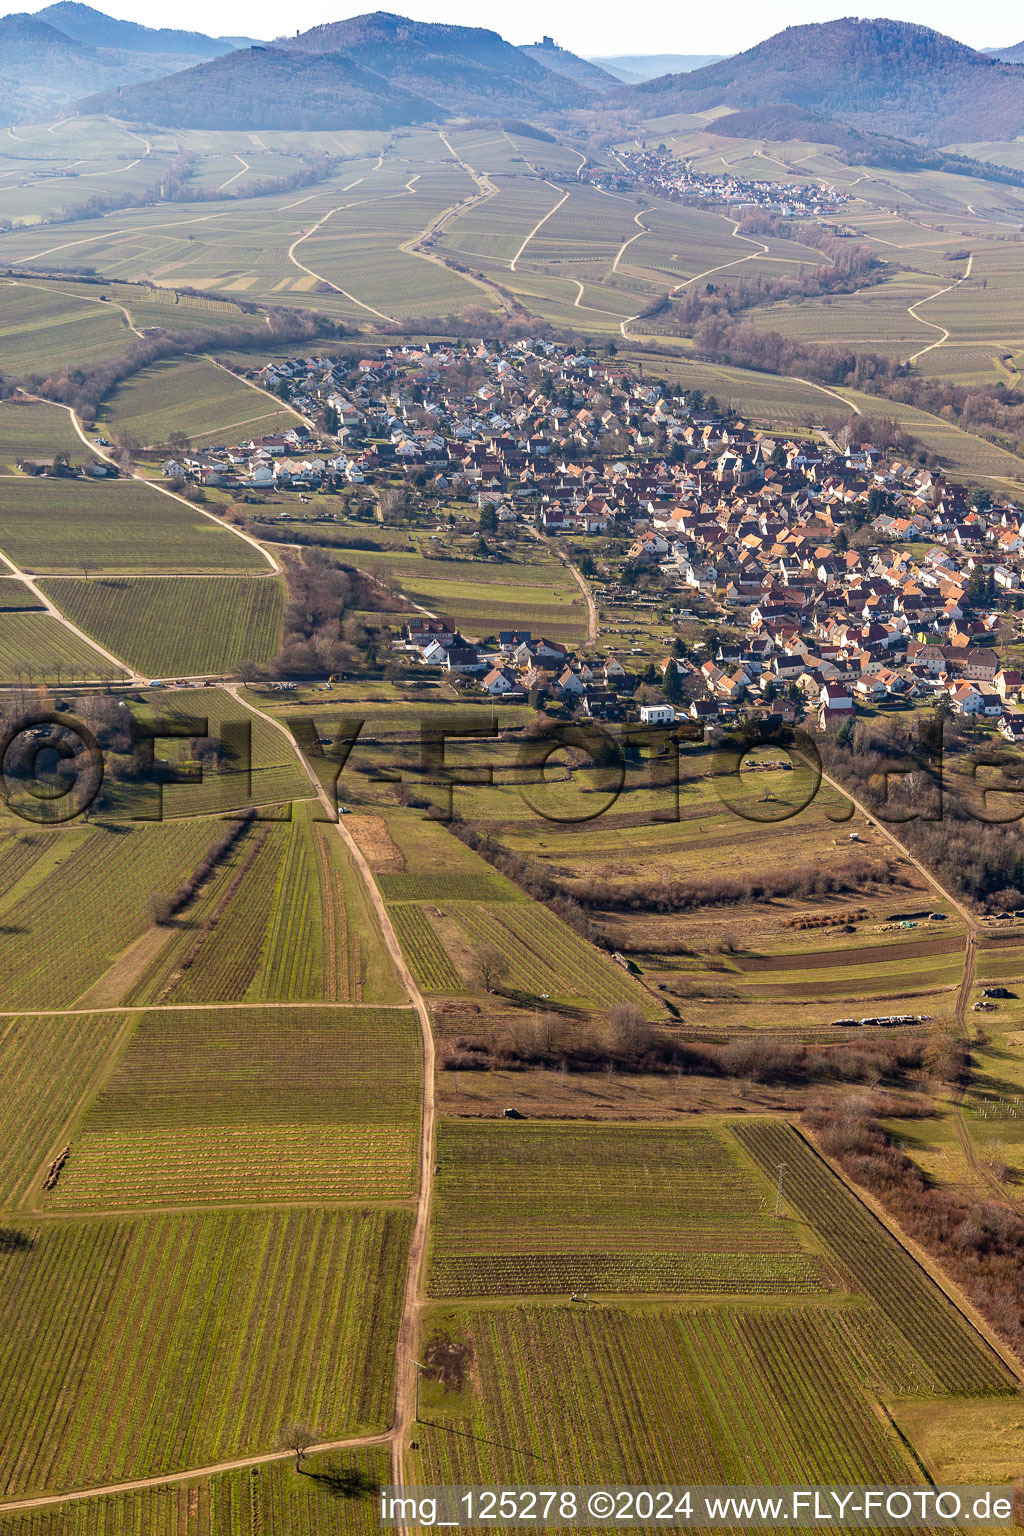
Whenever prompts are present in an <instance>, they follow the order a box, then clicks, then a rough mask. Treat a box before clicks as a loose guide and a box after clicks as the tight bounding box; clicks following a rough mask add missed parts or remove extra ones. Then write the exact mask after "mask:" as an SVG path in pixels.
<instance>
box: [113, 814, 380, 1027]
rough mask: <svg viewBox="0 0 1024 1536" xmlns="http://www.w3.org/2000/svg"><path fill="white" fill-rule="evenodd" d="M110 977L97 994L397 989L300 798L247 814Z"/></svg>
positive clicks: (173, 997) (203, 997)
mask: <svg viewBox="0 0 1024 1536" xmlns="http://www.w3.org/2000/svg"><path fill="white" fill-rule="evenodd" d="M279 818H283V819H279ZM117 983H118V986H119V990H117V992H116V995H115V993H113V992H111V993H110V995H106V996H104V998H103V1001H104V1002H108V1003H109V1002H120V1001H122V999H123V1000H124V1001H127V1002H131V1003H133V1004H146V1003H182V1004H191V1003H210V1002H254V1003H256V1002H299V1001H306V1000H309V1001H313V1000H322V1001H340V1002H349V1003H355V1002H365V1003H395V1002H402V1001H404V995H403V990H402V986H401V983H400V981H399V980H398V977H397V975H396V973H395V969H394V965H393V963H392V961H391V959H390V957H389V955H388V953H387V951H386V949H385V947H384V944H383V941H382V939H381V937H380V934H379V931H378V927H377V923H376V921H375V920H374V918H373V916H372V915H371V913H370V910H369V908H368V905H367V901H366V897H365V894H364V893H363V891H362V888H361V886H360V883H359V881H358V879H357V877H356V875H355V871H354V869H353V867H352V864H351V861H350V859H349V856H348V852H347V850H346V848H345V846H344V844H343V843H342V842H341V840H340V838H339V837H338V835H337V832H336V831H335V828H334V827H333V826H332V825H331V824H330V823H329V822H326V821H323V822H321V821H317V820H315V819H313V817H311V816H310V814H309V808H308V807H305V806H301V805H296V806H294V807H293V808H292V812H291V816H290V817H289V815H288V808H287V807H284V808H282V810H281V811H280V812H279V813H273V814H272V815H271V818H270V819H269V820H266V821H256V822H254V823H252V824H251V826H249V827H248V828H247V829H246V830H245V833H244V835H243V836H242V837H241V838H239V840H238V841H237V843H236V844H235V846H234V847H233V848H232V849H231V850H230V851H229V852H228V853H227V854H226V855H225V856H224V857H223V858H222V859H221V860H220V862H219V864H218V867H217V868H216V870H215V871H214V872H213V873H212V874H211V875H210V876H209V877H208V879H207V880H206V881H205V882H204V884H203V886H202V888H201V890H200V891H199V893H198V894H197V895H196V897H195V898H194V899H193V900H192V902H191V903H190V904H189V905H188V907H187V909H186V911H185V912H184V913H183V914H181V916H180V917H179V918H178V919H177V920H176V921H175V922H174V923H172V924H171V925H169V926H167V927H166V928H165V929H164V930H163V934H162V937H160V938H159V941H158V942H157V943H156V944H154V946H153V948H152V949H151V950H147V951H146V953H144V954H143V955H142V956H141V959H140V963H139V964H138V965H135V966H128V967H125V968H124V969H123V970H122V972H121V974H120V975H119V976H118V977H117ZM112 984H113V983H112Z"/></svg>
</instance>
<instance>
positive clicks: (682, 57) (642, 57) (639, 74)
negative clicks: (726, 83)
mask: <svg viewBox="0 0 1024 1536" xmlns="http://www.w3.org/2000/svg"><path fill="white" fill-rule="evenodd" d="M726 57H727V55H726V54H724V53H613V54H610V55H609V56H608V57H607V58H596V57H593V58H591V59H590V63H591V64H598V65H600V67H601V68H602V69H603V70H606V71H607V72H608V74H610V75H614V76H615V78H616V80H621V81H622V82H623V84H624V85H640V84H642V83H643V81H644V80H656V79H659V78H660V77H661V76H662V75H686V74H689V73H690V71H691V70H694V69H703V68H704V66H705V64H717V63H719V62H720V60H722V59H724V58H726Z"/></svg>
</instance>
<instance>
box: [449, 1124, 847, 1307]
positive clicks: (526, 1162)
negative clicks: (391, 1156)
mask: <svg viewBox="0 0 1024 1536" xmlns="http://www.w3.org/2000/svg"><path fill="white" fill-rule="evenodd" d="M437 1160H438V1173H437V1179H436V1199H435V1205H434V1230H433V1235H432V1247H431V1269H430V1289H431V1293H432V1294H433V1295H439V1296H452V1295H463V1296H475V1295H487V1294H500V1295H530V1294H539V1293H542V1292H548V1293H551V1292H563V1293H564V1292H566V1291H572V1290H577V1289H578V1290H586V1289H591V1290H605V1291H616V1292H627V1291H629V1292H637V1291H653V1292H670V1291H680V1292H683V1291H697V1292H700V1291H710V1292H718V1293H720V1292H734V1293H736V1294H740V1293H744V1292H746V1293H749V1292H757V1293H763V1294H766V1295H774V1294H780V1293H787V1292H790V1293H791V1292H806V1293H812V1292H816V1291H822V1290H826V1289H828V1288H829V1281H828V1278H827V1276H826V1274H825V1271H824V1270H823V1268H822V1265H821V1263H820V1261H819V1259H818V1258H817V1256H816V1255H814V1254H808V1253H804V1252H802V1251H801V1249H800V1245H799V1242H798V1240H797V1238H796V1236H795V1235H794V1232H793V1230H792V1227H791V1226H790V1224H789V1223H779V1222H777V1221H776V1220H775V1219H774V1217H772V1216H771V1215H770V1213H769V1208H768V1204H767V1198H766V1191H765V1188H763V1187H761V1186H760V1185H759V1183H758V1181H757V1179H756V1176H754V1175H752V1174H750V1173H748V1171H747V1170H746V1168H745V1167H744V1166H743V1165H742V1164H741V1162H740V1160H739V1159H738V1157H737V1156H736V1154H735V1152H734V1151H733V1150H731V1148H730V1147H729V1145H728V1143H727V1141H726V1140H725V1139H723V1138H722V1137H720V1136H718V1135H716V1134H715V1132H714V1131H712V1130H710V1129H706V1128H703V1127H701V1128H696V1127H689V1126H688V1127H686V1128H685V1129H682V1128H679V1127H675V1126H673V1127H666V1126H659V1125H629V1126H620V1125H614V1124H603V1125H601V1124H583V1123H577V1122H573V1123H569V1122H563V1123H557V1122H535V1123H529V1124H516V1123H514V1122H513V1123H508V1122H500V1123H491V1122H487V1121H442V1122H441V1124H440V1126H439V1130H438V1138H437Z"/></svg>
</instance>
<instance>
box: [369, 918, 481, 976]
mask: <svg viewBox="0 0 1024 1536" xmlns="http://www.w3.org/2000/svg"><path fill="white" fill-rule="evenodd" d="M388 911H389V915H390V917H391V921H392V923H393V924H394V926H395V932H396V933H397V934H398V938H399V942H400V943H401V945H402V949H403V951H404V953H405V958H406V959H407V960H408V962H409V965H410V966H411V967H412V971H413V974H414V975H415V977H416V980H417V981H418V982H419V984H420V986H421V987H422V988H423V990H424V991H426V992H465V990H466V987H465V984H464V982H463V980H462V977H461V976H460V975H459V973H458V971H457V970H456V969H455V966H454V965H453V964H452V961H451V957H450V956H449V954H448V951H447V950H446V949H445V947H444V945H443V944H442V943H441V940H440V939H439V938H438V936H437V934H436V933H435V932H434V930H433V928H432V927H431V925H430V919H429V918H428V917H427V914H426V912H424V910H423V908H422V906H417V905H416V904H415V903H413V902H406V903H404V904H401V905H398V906H393V907H389V909H388Z"/></svg>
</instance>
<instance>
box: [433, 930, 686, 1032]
mask: <svg viewBox="0 0 1024 1536" xmlns="http://www.w3.org/2000/svg"><path fill="white" fill-rule="evenodd" d="M450 910H451V913H452V916H454V917H455V918H456V919H457V920H458V922H459V924H460V925H461V927H463V928H464V929H465V930H466V933H467V934H468V935H469V937H470V939H471V940H472V942H473V943H474V944H486V945H488V946H489V947H490V948H491V949H493V950H495V951H496V952H497V953H498V954H500V955H502V956H503V957H504V961H505V964H506V966H507V968H508V969H507V975H506V976H505V977H504V979H503V985H504V986H505V987H506V989H507V990H510V991H518V992H522V993H525V994H526V995H528V996H531V997H535V998H548V997H552V998H555V999H556V1000H557V1001H559V1002H563V1003H569V1004H572V1005H575V1006H577V1007H584V1008H609V1007H614V1005H615V1004H616V1003H633V1004H635V1005H636V1006H637V1007H639V1008H641V1009H642V1010H643V1012H644V1013H645V1014H646V1015H648V1016H649V1017H657V1016H658V1014H659V1013H660V1011H661V1010H660V1007H659V1005H658V1003H657V1002H656V1001H655V1000H654V998H653V997H651V995H650V993H648V992H646V991H644V989H643V988H642V987H641V986H639V985H638V984H637V983H636V982H635V981H633V980H632V979H631V978H630V977H629V976H628V975H627V974H626V972H625V971H623V970H620V969H619V967H618V966H617V965H616V964H615V963H614V962H613V961H612V960H610V959H609V958H608V957H607V956H606V955H603V954H601V952H600V951H599V950H597V949H595V948H594V947H593V946H592V945H590V944H588V943H587V942H586V940H585V939H581V938H579V937H578V936H577V934H575V933H574V932H573V930H572V929H571V928H570V927H569V926H568V925H567V924H566V923H563V922H562V921H561V919H560V918H557V917H556V916H555V915H554V913H553V912H549V911H548V910H547V908H546V907H541V906H539V905H537V903H536V902H527V901H516V902H504V903H502V904H501V905H500V906H498V907H496V908H495V907H492V906H491V905H490V904H487V905H485V904H483V903H477V904H476V905H474V906H469V905H468V904H466V905H462V904H453V905H452V906H451V908H450Z"/></svg>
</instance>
